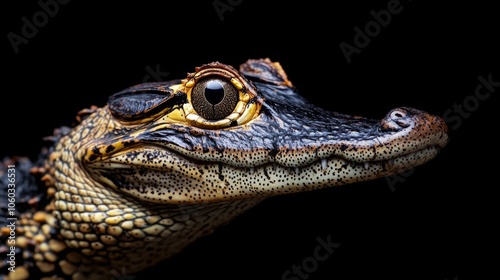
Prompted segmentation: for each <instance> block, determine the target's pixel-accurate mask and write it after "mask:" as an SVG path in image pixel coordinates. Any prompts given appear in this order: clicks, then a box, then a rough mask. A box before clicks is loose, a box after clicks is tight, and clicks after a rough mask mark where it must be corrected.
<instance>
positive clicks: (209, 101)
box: [191, 78, 239, 120]
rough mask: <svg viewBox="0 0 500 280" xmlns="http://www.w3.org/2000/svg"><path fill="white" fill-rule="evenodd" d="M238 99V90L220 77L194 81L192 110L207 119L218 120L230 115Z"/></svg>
mask: <svg viewBox="0 0 500 280" xmlns="http://www.w3.org/2000/svg"><path fill="white" fill-rule="evenodd" d="M238 101H239V92H238V90H237V89H236V88H235V87H234V86H233V85H232V84H231V83H230V82H228V81H226V80H225V79H221V78H205V79H202V80H200V81H198V82H197V83H196V85H195V86H194V87H193V91H192V93H191V103H192V105H193V108H194V110H195V111H196V112H197V113H198V115H200V116H201V117H203V118H205V119H207V120H220V119H223V118H225V117H227V116H228V115H230V114H231V113H232V112H233V110H234V108H236V105H237V104H238Z"/></svg>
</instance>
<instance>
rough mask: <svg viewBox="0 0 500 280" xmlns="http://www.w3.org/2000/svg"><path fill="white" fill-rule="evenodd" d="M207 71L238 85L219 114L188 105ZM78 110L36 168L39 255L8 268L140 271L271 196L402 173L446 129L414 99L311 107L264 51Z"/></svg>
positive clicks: (437, 144) (68, 273) (429, 153)
mask: <svg viewBox="0 0 500 280" xmlns="http://www.w3.org/2000/svg"><path fill="white" fill-rule="evenodd" d="M211 77H219V78H221V79H227V80H228V83H230V84H231V85H232V86H234V87H235V88H236V89H237V90H238V94H239V95H238V96H239V98H240V104H239V105H237V106H236V108H235V109H234V112H233V113H232V114H231V115H228V116H227V117H226V118H225V119H223V120H207V119H205V118H203V116H201V115H200V114H198V113H197V112H196V109H195V108H193V106H192V104H191V102H192V98H194V97H193V96H194V95H192V91H193V88H194V86H195V85H196V84H197V82H198V81H200V80H202V79H206V78H211ZM80 118H81V119H82V121H81V123H80V124H79V125H78V126H77V127H75V128H74V129H72V130H71V131H69V132H68V133H64V135H61V136H60V137H58V140H57V143H56V144H55V146H54V147H53V149H52V150H51V152H50V153H48V155H47V160H46V161H45V162H44V164H43V166H41V167H38V168H37V169H36V172H34V173H39V174H42V175H44V176H43V177H42V181H44V182H45V184H46V185H47V186H48V197H49V198H51V200H49V201H50V203H49V204H47V205H46V207H45V209H44V210H43V211H41V210H40V211H38V212H36V211H32V212H27V213H25V214H23V215H24V216H23V218H22V219H21V220H22V221H21V222H20V224H19V226H18V230H19V233H18V239H17V243H18V247H20V248H22V249H24V250H25V251H26V252H29V253H26V255H27V256H26V259H29V260H32V262H31V265H30V262H28V261H27V262H26V263H25V265H24V267H18V271H21V272H20V273H18V274H17V275H15V273H11V274H9V275H8V276H7V279H25V278H26V277H28V276H27V275H31V278H33V279H35V278H34V277H41V276H34V275H46V276H49V275H57V277H60V278H61V279H66V278H69V279H111V278H112V277H113V271H115V272H116V271H122V269H124V268H125V270H126V271H127V273H129V274H133V273H136V272H139V271H141V270H143V269H146V268H147V267H149V266H152V265H154V264H156V263H158V262H159V261H161V260H164V259H165V258H168V257H169V256H171V255H173V254H176V253H178V252H180V251H181V250H182V249H183V248H184V247H185V246H186V245H188V244H189V243H191V242H192V241H194V240H196V239H197V238H199V237H201V236H203V235H206V234H209V233H210V232H212V231H213V230H214V229H216V228H217V227H219V226H221V225H222V224H224V223H227V222H228V221H230V220H231V219H233V218H234V217H236V216H237V215H239V214H240V213H242V212H244V211H246V210H248V209H249V208H251V207H252V206H254V205H255V204H257V203H258V202H259V201H261V200H262V199H264V198H266V197H269V196H273V195H280V194H285V193H293V192H301V191H309V190H315V189H319V188H324V187H332V186H338V185H344V184H350V183H354V182H359V181H366V180H371V179H375V178H379V177H382V176H387V175H390V174H394V173H397V172H401V171H404V170H407V169H409V168H412V167H414V166H418V165H420V164H423V163H425V162H426V161H428V160H430V159H432V158H433V157H434V156H435V155H436V154H437V152H438V150H439V149H440V148H443V147H444V146H445V145H446V143H447V141H448V137H447V128H446V124H445V122H444V121H443V120H442V119H441V118H439V117H437V116H433V115H430V114H427V113H425V112H422V111H419V110H416V109H412V108H398V109H394V110H392V111H390V112H389V113H388V114H387V115H386V117H384V118H383V119H382V120H373V119H367V118H363V117H357V116H348V115H343V114H339V113H332V112H327V111H324V110H322V109H320V108H318V107H315V106H313V105H311V104H309V103H308V102H307V101H306V100H305V99H304V98H302V97H301V96H299V95H298V93H297V91H296V89H295V88H294V86H293V85H292V83H291V82H290V81H289V80H288V79H287V77H286V74H285V72H284V71H283V69H281V66H280V65H279V64H278V63H273V62H271V61H269V60H268V59H261V60H249V61H247V62H246V63H245V64H243V65H241V66H240V70H239V71H236V70H235V69H234V68H232V67H230V66H227V65H223V64H220V63H211V64H207V65H204V66H202V67H199V68H196V71H195V72H194V73H191V74H188V76H187V78H186V79H184V80H182V81H172V82H167V83H152V84H144V85H139V86H135V87H132V88H130V89H126V90H124V91H122V92H120V93H117V94H116V95H114V96H112V97H111V98H110V101H109V102H108V105H106V106H104V107H102V108H91V109H89V110H86V111H84V112H83V113H81V114H80ZM59 138H60V139H59ZM33 213H34V214H33ZM30 254H32V255H30ZM16 273H17V272H16ZM23 273H24V274H23ZM25 275H26V276H25ZM16 277H17V278H16Z"/></svg>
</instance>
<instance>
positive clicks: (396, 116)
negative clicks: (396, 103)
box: [390, 110, 406, 120]
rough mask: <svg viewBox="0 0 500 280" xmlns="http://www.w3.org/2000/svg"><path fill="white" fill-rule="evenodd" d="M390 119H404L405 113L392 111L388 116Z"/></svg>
mask: <svg viewBox="0 0 500 280" xmlns="http://www.w3.org/2000/svg"><path fill="white" fill-rule="evenodd" d="M390 117H391V119H395V120H396V119H401V118H404V117H406V113H405V112H402V111H397V110H396V111H393V112H392V113H391V115H390Z"/></svg>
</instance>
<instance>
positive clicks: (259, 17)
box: [0, 0, 500, 280]
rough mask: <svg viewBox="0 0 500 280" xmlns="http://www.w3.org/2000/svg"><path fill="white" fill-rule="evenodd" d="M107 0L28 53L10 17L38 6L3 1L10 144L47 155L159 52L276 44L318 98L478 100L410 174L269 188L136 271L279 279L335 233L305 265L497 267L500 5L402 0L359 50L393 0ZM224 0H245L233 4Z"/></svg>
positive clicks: (427, 270)
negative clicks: (311, 187) (47, 146)
mask: <svg viewBox="0 0 500 280" xmlns="http://www.w3.org/2000/svg"><path fill="white" fill-rule="evenodd" d="M19 2H20V1H19ZM103 2H104V1H101V2H93V3H91V2H90V1H70V2H69V3H67V4H65V5H60V6H59V11H58V12H57V13H56V14H55V15H54V16H53V17H50V18H49V19H48V21H47V24H46V25H44V26H43V27H40V28H38V31H37V32H36V34H35V35H34V36H33V38H29V39H28V42H27V43H26V44H21V45H19V51H18V52H17V53H15V51H14V49H13V47H12V44H11V43H10V42H9V39H8V34H9V32H13V33H15V34H18V35H22V27H23V24H24V23H23V21H22V18H23V17H26V18H27V19H29V20H30V21H31V22H32V19H33V15H34V14H35V13H37V12H38V11H40V10H41V7H40V6H39V4H37V2H36V1H24V2H23V3H18V4H17V5H15V6H12V5H13V4H12V3H10V4H8V6H6V5H7V4H4V5H3V6H4V7H3V8H2V22H3V24H2V27H3V28H6V29H5V30H4V32H3V34H4V39H3V41H2V42H3V46H4V47H5V48H4V51H3V53H4V57H5V59H2V61H3V62H2V67H3V68H4V71H3V75H2V77H3V79H5V80H4V81H3V82H2V101H1V111H0V120H1V124H2V130H1V131H2V132H1V139H2V144H1V145H0V157H3V156H5V155H15V154H21V155H28V156H34V155H36V154H37V152H38V150H39V149H40V147H41V145H42V141H41V139H42V137H44V136H46V135H50V134H51V133H52V129H53V128H54V127H58V126H61V125H71V124H72V123H74V122H75V115H76V113H77V112H78V111H79V110H80V109H82V108H86V107H89V106H91V105H98V106H102V105H104V104H105V103H106V100H107V97H108V96H109V95H111V94H113V93H114V92H117V91H119V90H122V89H123V88H125V87H128V86H131V85H134V84H137V83H141V82H142V81H143V80H144V79H145V77H146V75H148V70H147V68H148V67H149V68H151V69H155V68H156V67H158V69H159V70H160V71H161V72H164V73H168V75H166V74H163V76H160V78H162V79H164V80H167V79H174V78H183V77H184V76H185V75H186V73H187V72H192V71H193V70H194V67H195V66H199V65H201V64H203V63H208V62H211V61H216V60H217V61H220V62H223V63H227V64H231V65H234V66H236V67H237V66H238V65H239V64H240V63H243V62H244V61H245V60H246V59H248V58H261V57H269V58H271V59H272V60H274V61H279V62H280V63H281V64H282V66H283V68H284V69H285V71H286V72H287V73H288V76H289V79H290V80H291V81H292V82H293V83H294V84H295V86H297V88H298V89H299V91H300V92H301V93H302V94H303V95H304V96H306V98H308V99H309V100H310V101H311V102H313V103H315V104H318V106H321V107H323V108H325V109H329V110H334V111H338V112H342V113H347V114H355V115H363V116H367V117H374V118H381V117H383V116H384V115H385V114H386V113H387V112H388V111H389V110H390V109H392V108H395V107H398V106H412V107H416V108H419V109H422V110H425V111H428V112H431V113H434V114H437V115H441V116H444V115H445V112H447V111H448V110H450V109H451V110H453V108H454V106H455V105H461V104H463V103H464V102H469V103H468V105H469V107H468V108H469V112H468V114H467V116H465V115H464V116H459V115H458V114H457V113H451V114H450V115H448V118H447V121H448V122H449V125H450V136H451V140H450V143H449V145H448V147H447V148H446V149H444V150H443V151H442V152H441V153H440V154H439V155H438V156H437V157H436V158H435V159H434V160H432V161H431V162H429V163H427V164H426V165H423V166H421V167H418V168H417V169H416V170H415V171H414V172H413V173H412V174H406V176H404V177H398V178H400V180H399V181H397V182H395V181H392V184H391V183H389V181H387V180H386V179H379V180H375V181H372V182H366V183H359V184H355V185H349V186H343V187H338V188H333V189H328V190H321V191H314V192H309V193H301V194H296V195H288V196H282V197H273V198H269V199H267V200H265V201H264V202H263V203H262V204H260V205H258V206H256V207H255V208H253V209H251V210H250V211H249V212H247V213H245V214H244V215H242V216H240V217H239V218H238V219H236V220H235V221H233V222H232V223H230V224H228V225H227V226H225V227H223V228H220V229H218V230H217V231H216V232H215V233H214V234H212V235H210V236H207V237H206V238H203V239H201V240H199V241H198V242H196V243H194V244H192V245H191V246H189V248H187V249H186V250H185V251H184V252H183V253H181V254H180V255H178V256H176V257H174V258H173V259H171V260H170V261H168V262H164V263H162V264H161V265H160V266H158V267H155V268H154V269H152V270H150V271H149V272H148V273H152V274H148V273H143V274H140V275H134V276H135V279H151V278H150V277H149V276H150V275H153V274H155V273H156V274H159V275H162V278H165V279H167V277H168V279H282V275H283V273H284V272H285V271H286V270H287V269H290V267H291V266H292V265H294V264H296V265H300V264H301V263H302V261H303V260H304V259H306V258H307V257H310V256H312V255H313V250H314V248H315V247H316V246H317V245H318V243H317V241H316V238H317V237H320V238H323V239H326V238H327V236H331V240H332V241H333V242H336V243H340V244H341V245H340V247H339V248H338V249H335V251H334V253H333V254H331V255H330V257H329V258H328V260H326V261H324V262H320V263H319V266H318V268H317V269H316V270H315V271H314V272H312V273H310V275H309V278H308V279H436V280H444V279H459V280H463V279H484V278H485V277H484V276H485V275H490V276H493V275H498V271H496V272H494V273H493V274H488V273H489V271H490V269H492V268H493V260H492V259H491V258H490V257H488V255H487V254H486V253H488V252H489V251H492V249H491V248H492V245H493V239H492V237H493V236H494V234H493V232H494V225H495V224H498V207H495V206H498V202H497V199H495V196H494V195H493V190H494V189H495V188H497V186H498V182H496V180H497V178H496V176H494V175H493V174H495V173H494V172H495V171H496V170H495V169H496V167H497V166H498V164H497V163H496V162H495V161H494V160H495V159H498V151H497V149H498V148H497V147H498V138H497V136H495V135H494V134H493V132H494V129H498V125H497V124H493V120H496V121H497V120H498V117H497V116H496V115H495V117H494V113H495V109H497V106H496V105H494V104H498V97H497V95H498V94H499V92H500V87H497V88H496V89H497V91H496V92H493V93H491V95H490V96H489V97H487V98H484V100H480V101H478V100H477V99H474V93H475V89H476V86H477V85H479V81H478V79H477V78H478V76H483V77H485V78H486V77H488V75H490V74H491V75H492V79H493V80H494V81H500V73H499V71H498V65H499V59H498V52H499V50H500V49H499V46H500V44H499V43H498V42H497V40H498V37H499V35H498V34H499V32H498V27H499V26H498V23H494V22H496V21H495V18H498V12H496V11H497V9H495V8H494V7H493V6H491V5H489V4H480V3H478V2H474V4H472V3H470V2H464V3H462V4H458V3H453V4H451V3H446V4H444V3H436V2H433V1H427V2H424V1H401V2H400V6H401V7H402V10H401V12H400V13H398V14H393V15H392V17H391V21H390V22H389V24H388V25H387V26H385V27H382V28H381V30H380V32H379V33H378V34H376V35H375V36H374V37H373V38H371V41H370V43H369V44H368V45H367V46H366V47H364V48H362V49H361V51H360V53H359V54H353V55H352V56H351V58H352V61H351V63H347V61H346V58H345V56H344V55H343V54H342V51H341V49H340V48H339V44H340V43H341V42H345V43H348V44H351V45H353V44H354V35H355V31H354V29H353V28H354V27H356V26H357V27H359V28H361V29H364V27H365V25H366V24H367V23H368V22H370V21H372V20H373V16H372V15H371V14H370V11H371V10H374V11H379V10H381V9H387V5H388V3H389V2H391V1H387V0H386V1H336V2H335V3H331V4H329V5H326V4H323V3H320V2H318V1H298V2H291V1H276V2H274V3H273V5H271V4H269V3H268V2H266V1H250V0H243V1H227V0H218V1H213V0H209V1H203V2H192V1H185V2H183V3H175V4H174V2H167V1H162V2H164V3H161V4H158V3H156V2H155V3H151V2H149V1H141V2H140V3H139V2H138V1H137V2H134V3H133V4H124V3H123V2H122V1H115V2H112V3H109V2H106V4H104V3H103ZM158 2H159V1H158ZM214 2H216V3H219V4H220V3H229V4H233V6H232V7H231V10H227V11H225V12H223V13H222V17H223V18H222V20H221V18H220V17H219V14H220V13H219V14H218V12H217V10H216V9H215V8H214V5H213V3H214ZM229 4H228V5H229ZM220 5H223V4H220ZM153 80H154V79H152V78H150V79H149V81H153ZM474 101H477V102H476V103H474ZM473 105H477V106H476V107H477V108H476V107H471V106H473ZM451 117H454V118H453V119H452V118H451ZM459 121H460V122H459ZM490 158H491V159H493V161H488V159H490ZM393 179H394V178H393ZM496 197H497V196H496ZM496 236H498V235H496ZM489 253H491V252H489ZM492 253H493V255H497V252H496V251H493V252H492ZM496 267H497V268H498V265H496ZM290 279H292V278H290Z"/></svg>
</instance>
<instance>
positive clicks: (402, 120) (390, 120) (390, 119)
mask: <svg viewBox="0 0 500 280" xmlns="http://www.w3.org/2000/svg"><path fill="white" fill-rule="evenodd" d="M409 125H410V122H409V119H408V114H407V112H406V111H405V110H401V109H394V110H392V111H391V112H390V113H389V114H388V115H387V116H386V117H385V118H384V119H383V120H382V128H383V129H387V130H399V129H402V128H406V127H408V126H409Z"/></svg>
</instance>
